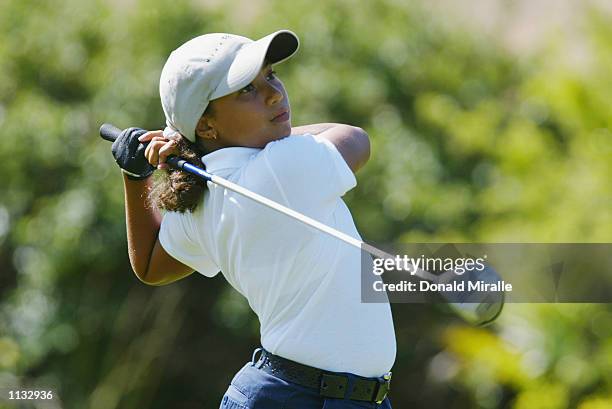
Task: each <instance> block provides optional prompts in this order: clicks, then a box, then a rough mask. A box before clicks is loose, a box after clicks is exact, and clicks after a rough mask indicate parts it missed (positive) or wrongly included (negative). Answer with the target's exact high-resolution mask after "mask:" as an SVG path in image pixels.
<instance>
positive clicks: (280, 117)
mask: <svg viewBox="0 0 612 409" xmlns="http://www.w3.org/2000/svg"><path fill="white" fill-rule="evenodd" d="M288 120H289V111H285V112H283V113H282V114H280V115H277V116H275V117H274V119H272V122H285V121H288Z"/></svg>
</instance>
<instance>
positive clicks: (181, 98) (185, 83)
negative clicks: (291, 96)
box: [159, 30, 299, 142]
mask: <svg viewBox="0 0 612 409" xmlns="http://www.w3.org/2000/svg"><path fill="white" fill-rule="evenodd" d="M298 47H299V39H298V37H297V36H296V35H295V34H294V33H293V32H291V31H289V30H279V31H276V32H274V33H272V34H269V35H267V36H265V37H263V38H261V39H259V40H257V41H253V40H251V39H249V38H246V37H242V36H239V35H234V34H226V33H213V34H205V35H201V36H199V37H196V38H193V39H191V40H189V41H187V42H186V43H185V44H183V45H181V46H180V47H179V48H177V49H176V50H174V51H173V52H172V53H171V54H170V57H168V60H167V61H166V64H165V65H164V68H163V69H162V73H161V77H160V79H159V95H160V97H161V103H162V107H163V109H164V114H165V115H166V129H165V130H164V135H165V136H166V137H168V136H170V135H172V134H174V133H176V132H178V133H180V134H181V135H183V136H184V137H185V138H187V139H189V140H190V141H191V142H195V129H196V125H197V124H198V121H199V120H200V117H201V116H202V114H203V113H204V110H206V107H207V106H208V103H209V102H210V101H212V100H214V99H217V98H221V97H223V96H225V95H228V94H231V93H232V92H235V91H238V90H240V89H242V88H244V87H246V86H247V85H249V84H250V83H251V82H252V81H253V80H254V79H255V78H256V77H257V75H258V74H259V72H260V70H261V68H262V66H263V62H264V59H266V58H267V60H268V62H269V63H271V64H278V63H280V62H283V61H285V60H286V59H288V58H289V57H291V56H292V55H293V54H295V52H296V51H297V49H298Z"/></svg>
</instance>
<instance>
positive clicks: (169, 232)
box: [158, 212, 220, 277]
mask: <svg viewBox="0 0 612 409" xmlns="http://www.w3.org/2000/svg"><path fill="white" fill-rule="evenodd" d="M193 227H194V226H193V219H192V217H191V215H190V214H187V213H179V212H166V214H164V216H163V218H162V223H161V227H160V229H159V236H158V238H159V242H160V243H161V245H162V247H163V248H164V250H165V251H166V252H167V253H168V254H170V255H171V256H172V257H174V258H175V259H176V260H178V261H180V262H181V263H183V264H185V265H186V266H189V267H191V268H193V269H194V270H195V271H197V272H199V273H200V274H202V275H204V276H206V277H214V276H216V275H217V274H218V273H219V270H220V269H219V267H217V265H216V264H215V262H214V261H213V259H212V257H211V256H210V254H209V252H208V251H207V250H206V249H205V248H204V246H202V245H200V243H199V241H198V240H197V239H196V236H195V233H196V230H195V229H194V228H193Z"/></svg>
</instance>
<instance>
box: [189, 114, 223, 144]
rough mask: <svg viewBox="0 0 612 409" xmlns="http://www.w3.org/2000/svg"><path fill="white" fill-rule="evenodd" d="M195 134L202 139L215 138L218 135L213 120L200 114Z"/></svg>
mask: <svg viewBox="0 0 612 409" xmlns="http://www.w3.org/2000/svg"><path fill="white" fill-rule="evenodd" d="M195 131H196V135H197V136H198V137H200V138H203V139H217V137H218V136H219V135H218V134H217V130H216V129H215V128H214V126H213V121H212V120H211V118H209V117H208V116H207V115H202V116H201V117H200V120H199V121H198V124H197V125H196V130H195Z"/></svg>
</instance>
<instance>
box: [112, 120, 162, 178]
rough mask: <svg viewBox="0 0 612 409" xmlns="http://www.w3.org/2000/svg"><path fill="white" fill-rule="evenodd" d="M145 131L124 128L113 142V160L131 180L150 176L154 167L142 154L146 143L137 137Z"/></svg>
mask: <svg viewBox="0 0 612 409" xmlns="http://www.w3.org/2000/svg"><path fill="white" fill-rule="evenodd" d="M146 132H147V131H146V130H144V129H141V128H128V129H125V130H124V131H123V132H121V134H120V135H119V136H118V137H117V139H115V142H113V147H112V152H113V156H114V157H115V161H116V162H117V164H118V165H119V167H120V168H121V169H122V170H123V173H125V174H126V175H127V177H128V179H131V180H143V179H146V178H148V177H149V176H151V174H152V173H153V171H154V170H155V168H154V167H153V166H152V165H151V164H150V163H149V161H148V160H147V158H145V156H144V152H145V148H146V145H144V144H142V143H140V141H139V140H138V137H139V136H140V135H143V134H144V133H146Z"/></svg>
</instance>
